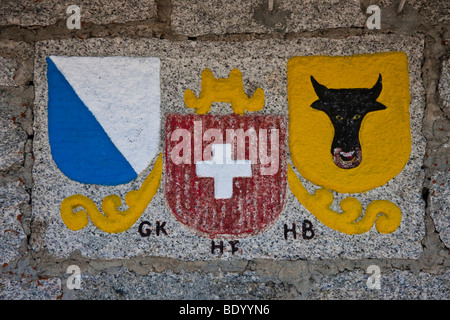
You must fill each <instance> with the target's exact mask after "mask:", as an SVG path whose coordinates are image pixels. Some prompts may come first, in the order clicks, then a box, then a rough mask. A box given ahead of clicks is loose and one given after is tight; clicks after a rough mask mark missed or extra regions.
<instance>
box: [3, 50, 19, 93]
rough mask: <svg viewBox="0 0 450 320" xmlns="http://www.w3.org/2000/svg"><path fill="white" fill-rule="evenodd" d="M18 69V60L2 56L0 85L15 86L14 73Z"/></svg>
mask: <svg viewBox="0 0 450 320" xmlns="http://www.w3.org/2000/svg"><path fill="white" fill-rule="evenodd" d="M16 70H17V62H16V61H15V60H13V59H5V58H3V57H0V85H1V86H13V85H14V84H15V81H14V74H15V73H16Z"/></svg>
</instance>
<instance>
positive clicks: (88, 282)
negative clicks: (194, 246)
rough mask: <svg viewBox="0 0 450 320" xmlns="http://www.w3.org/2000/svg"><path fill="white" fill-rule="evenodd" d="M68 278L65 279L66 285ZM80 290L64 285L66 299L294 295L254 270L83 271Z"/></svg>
mask: <svg viewBox="0 0 450 320" xmlns="http://www.w3.org/2000/svg"><path fill="white" fill-rule="evenodd" d="M65 281H66V280H63V284H64V283H65ZM80 285H81V288H80V290H70V289H67V288H66V287H65V286H63V288H64V296H63V299H70V300H72V299H76V300H79V299H81V300H84V299H101V300H122V299H123V300H167V299H170V300H172V299H173V300H219V299H225V300H226V299H244V300H245V299H277V298H284V299H288V298H292V297H295V294H296V291H295V289H294V288H292V286H287V285H286V286H285V285H283V284H279V283H271V282H265V281H261V277H260V276H259V275H258V274H256V273H255V272H250V271H247V272H244V273H230V272H220V271H217V272H214V273H200V272H185V271H181V272H179V273H175V272H172V271H164V272H151V273H149V274H146V275H137V274H136V273H134V272H131V271H129V270H127V269H126V268H112V269H109V270H107V271H102V272H98V273H96V274H89V273H82V274H81V282H80Z"/></svg>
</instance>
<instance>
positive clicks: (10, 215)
mask: <svg viewBox="0 0 450 320" xmlns="http://www.w3.org/2000/svg"><path fill="white" fill-rule="evenodd" d="M29 198H30V196H29V194H28V193H27V192H26V191H25V188H24V186H23V184H21V183H20V182H19V181H17V183H16V184H6V185H4V183H1V184H0V213H1V216H0V232H1V233H0V241H1V244H2V245H1V246H0V264H4V263H9V262H10V261H11V260H12V259H14V258H15V257H16V256H18V255H19V253H18V251H19V247H20V246H21V245H22V242H23V241H24V240H26V238H27V237H26V234H25V232H24V230H23V227H22V225H21V219H22V214H21V212H20V206H21V205H23V204H26V203H28V201H29Z"/></svg>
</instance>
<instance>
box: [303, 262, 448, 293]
mask: <svg viewBox="0 0 450 320" xmlns="http://www.w3.org/2000/svg"><path fill="white" fill-rule="evenodd" d="M379 275H380V277H379V284H380V288H379V289H376V288H373V287H369V286H368V285H367V282H368V280H369V282H370V283H371V284H372V283H373V281H374V280H373V279H374V278H371V279H369V277H374V276H375V275H374V273H373V271H370V270H369V272H367V270H354V271H347V272H342V273H339V274H337V275H332V276H326V277H322V278H320V279H317V280H318V281H316V282H315V283H314V285H313V286H312V288H311V292H310V294H309V296H308V299H311V300H316V299H317V300H448V299H449V298H450V275H449V272H448V270H447V272H444V273H442V274H431V273H426V272H420V273H414V272H411V271H402V270H395V269H392V270H383V269H381V268H380V274H379ZM372 288H373V289H372Z"/></svg>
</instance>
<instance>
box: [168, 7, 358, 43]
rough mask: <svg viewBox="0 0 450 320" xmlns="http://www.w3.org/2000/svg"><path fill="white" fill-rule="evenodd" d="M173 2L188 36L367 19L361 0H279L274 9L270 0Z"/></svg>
mask: <svg viewBox="0 0 450 320" xmlns="http://www.w3.org/2000/svg"><path fill="white" fill-rule="evenodd" d="M172 4H173V11H172V18H171V19H172V26H173V28H174V30H175V32H177V33H179V34H183V35H187V36H200V35H206V34H216V35H217V34H230V33H272V32H281V31H286V32H299V31H304V30H317V29H327V28H339V27H354V26H358V27H362V26H364V23H365V15H364V14H363V12H362V11H361V8H360V5H359V1H357V0H351V1H344V0H327V1H313V0H307V1H290V0H286V1H279V0H278V1H277V0H276V1H274V6H273V9H272V10H271V11H269V7H268V1H267V0H239V1H225V0H212V1H204V0H196V1H182V0H174V1H172Z"/></svg>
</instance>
